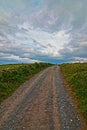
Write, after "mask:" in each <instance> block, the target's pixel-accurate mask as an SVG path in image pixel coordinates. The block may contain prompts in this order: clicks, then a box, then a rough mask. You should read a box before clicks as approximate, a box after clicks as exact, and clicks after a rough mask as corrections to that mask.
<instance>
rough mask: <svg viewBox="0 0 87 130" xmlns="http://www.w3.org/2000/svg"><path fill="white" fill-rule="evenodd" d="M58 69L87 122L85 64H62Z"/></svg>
mask: <svg viewBox="0 0 87 130" xmlns="http://www.w3.org/2000/svg"><path fill="white" fill-rule="evenodd" d="M60 68H61V71H62V72H63V74H64V76H65V78H66V80H67V81H68V83H69V84H70V86H71V88H72V91H73V94H74V96H75V97H76V98H77V100H78V102H77V103H78V104H77V105H78V108H79V109H80V111H81V113H82V114H83V116H84V118H85V119H86V121H87V63H74V64H62V65H60Z"/></svg>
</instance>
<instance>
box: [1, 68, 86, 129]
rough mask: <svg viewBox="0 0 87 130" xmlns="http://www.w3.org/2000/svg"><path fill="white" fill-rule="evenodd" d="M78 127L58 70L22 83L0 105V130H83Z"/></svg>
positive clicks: (74, 112)
mask: <svg viewBox="0 0 87 130" xmlns="http://www.w3.org/2000/svg"><path fill="white" fill-rule="evenodd" d="M81 126H82V122H81V119H80V117H79V116H78V114H77V112H76V109H75V106H74V103H73V101H72V99H71V98H70V96H69V94H68V91H67V90H66V87H65V84H64V83H63V79H62V77H61V73H60V70H59V67H58V66H53V67H50V68H47V69H45V70H44V71H42V72H40V73H39V74H37V75H35V76H34V77H33V78H31V79H30V80H29V81H26V82H25V83H24V84H23V85H21V86H20V87H19V88H18V89H17V90H16V92H15V93H14V94H13V95H12V96H11V97H9V98H8V99H7V100H5V101H4V102H3V103H2V104H1V105H0V130H83V129H82V127H81ZM84 130H85V129H84Z"/></svg>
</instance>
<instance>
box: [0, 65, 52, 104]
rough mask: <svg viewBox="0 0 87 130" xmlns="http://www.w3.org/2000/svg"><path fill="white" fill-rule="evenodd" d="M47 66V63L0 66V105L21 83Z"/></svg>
mask: <svg viewBox="0 0 87 130" xmlns="http://www.w3.org/2000/svg"><path fill="white" fill-rule="evenodd" d="M49 66H51V64H49V63H34V64H9V65H0V103H1V102H2V101H3V100H4V99H6V98H7V97H9V96H11V95H12V93H13V92H14V91H15V90H16V89H17V88H18V87H19V86H20V85H21V84H22V83H23V82H25V81H26V80H28V79H29V78H30V77H31V76H33V75H34V74H36V73H38V72H39V71H41V70H42V69H44V68H46V67H49Z"/></svg>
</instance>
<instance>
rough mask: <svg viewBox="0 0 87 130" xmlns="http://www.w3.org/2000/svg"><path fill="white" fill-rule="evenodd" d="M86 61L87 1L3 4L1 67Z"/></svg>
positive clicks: (9, 0)
mask: <svg viewBox="0 0 87 130" xmlns="http://www.w3.org/2000/svg"><path fill="white" fill-rule="evenodd" d="M77 61H87V0H0V64H5V63H31V62H52V63H65V62H77Z"/></svg>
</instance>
